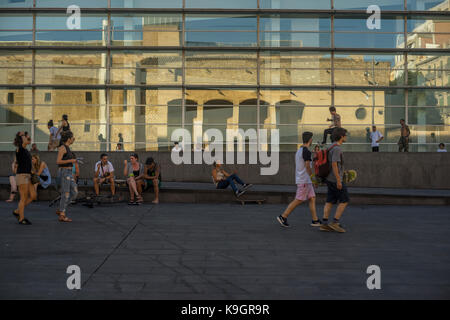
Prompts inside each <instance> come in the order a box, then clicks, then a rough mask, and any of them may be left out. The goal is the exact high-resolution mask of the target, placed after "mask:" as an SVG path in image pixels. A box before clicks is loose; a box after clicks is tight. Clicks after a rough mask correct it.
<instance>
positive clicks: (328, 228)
mask: <svg viewBox="0 0 450 320" xmlns="http://www.w3.org/2000/svg"><path fill="white" fill-rule="evenodd" d="M319 230H320V231H325V232H332V231H334V230H333V229H332V228H330V226H329V225H328V224H322V225H321V226H320V228H319Z"/></svg>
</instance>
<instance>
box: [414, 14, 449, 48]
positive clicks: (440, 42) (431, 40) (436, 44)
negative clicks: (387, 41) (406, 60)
mask: <svg viewBox="0 0 450 320" xmlns="http://www.w3.org/2000/svg"><path fill="white" fill-rule="evenodd" d="M407 28H408V40H407V47H408V48H430V49H433V48H435V49H436V48H437V49H444V48H447V46H448V43H449V41H450V19H448V18H444V17H421V16H412V17H409V18H408V27H407Z"/></svg>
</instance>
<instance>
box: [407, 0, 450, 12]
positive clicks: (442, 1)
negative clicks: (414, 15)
mask: <svg viewBox="0 0 450 320" xmlns="http://www.w3.org/2000/svg"><path fill="white" fill-rule="evenodd" d="M407 8H408V10H417V11H427V10H429V11H440V10H445V9H447V10H448V0H408V1H407Z"/></svg>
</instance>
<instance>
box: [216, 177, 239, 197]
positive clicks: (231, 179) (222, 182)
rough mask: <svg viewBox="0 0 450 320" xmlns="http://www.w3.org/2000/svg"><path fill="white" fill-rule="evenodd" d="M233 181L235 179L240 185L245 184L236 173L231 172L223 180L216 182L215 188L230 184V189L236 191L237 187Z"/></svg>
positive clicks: (225, 186) (222, 187)
mask: <svg viewBox="0 0 450 320" xmlns="http://www.w3.org/2000/svg"><path fill="white" fill-rule="evenodd" d="M234 181H236V182H237V183H239V184H240V185H242V186H243V185H244V184H245V183H244V181H242V180H241V179H240V178H239V177H238V176H237V175H235V174H232V175H230V176H229V177H228V178H226V179H225V180H222V181H220V182H219V183H218V184H217V189H226V188H227V187H228V186H231V189H233V191H234V192H235V193H236V191H238V188H237V187H236V184H235V183H234Z"/></svg>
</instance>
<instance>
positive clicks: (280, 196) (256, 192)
mask: <svg viewBox="0 0 450 320" xmlns="http://www.w3.org/2000/svg"><path fill="white" fill-rule="evenodd" d="M9 190H10V189H9V184H8V183H6V178H1V179H0V200H5V199H7V198H8V196H9ZM348 190H349V193H350V199H351V200H350V202H351V204H354V205H442V206H448V205H450V190H427V189H419V190H407V189H387V188H358V187H349V188H348ZM295 191H296V187H295V186H292V185H291V186H286V185H255V186H254V187H253V188H251V189H249V190H248V191H247V192H246V193H245V195H243V196H242V198H244V199H266V202H265V203H268V204H288V203H289V202H290V201H292V200H293V199H294V196H295ZM101 193H102V194H108V193H109V186H107V185H103V186H102V189H101ZM90 194H93V186H92V182H91V181H86V185H85V184H84V181H82V182H81V183H80V184H79V197H84V196H86V195H90ZM117 194H118V195H120V196H122V197H123V198H124V201H126V200H127V199H128V189H127V188H124V187H121V188H118V189H117ZM316 194H317V203H325V199H326V187H323V186H321V187H319V188H318V189H316ZM57 196H58V192H57V191H56V188H55V187H54V186H53V185H52V186H50V187H49V188H48V189H46V190H39V192H38V199H39V201H51V200H53V199H55V198H56V197H57ZM143 196H144V201H145V202H148V203H150V202H151V201H152V200H153V197H154V194H153V192H144V195H143ZM160 201H161V202H170V203H238V202H237V201H236V198H235V197H234V195H233V193H232V192H231V189H230V188H228V189H226V190H218V189H216V188H215V187H214V185H213V184H212V183H189V182H164V183H163V186H162V188H161V190H160Z"/></svg>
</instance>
